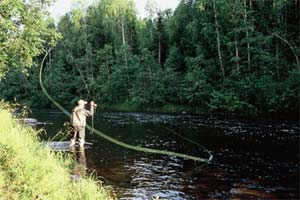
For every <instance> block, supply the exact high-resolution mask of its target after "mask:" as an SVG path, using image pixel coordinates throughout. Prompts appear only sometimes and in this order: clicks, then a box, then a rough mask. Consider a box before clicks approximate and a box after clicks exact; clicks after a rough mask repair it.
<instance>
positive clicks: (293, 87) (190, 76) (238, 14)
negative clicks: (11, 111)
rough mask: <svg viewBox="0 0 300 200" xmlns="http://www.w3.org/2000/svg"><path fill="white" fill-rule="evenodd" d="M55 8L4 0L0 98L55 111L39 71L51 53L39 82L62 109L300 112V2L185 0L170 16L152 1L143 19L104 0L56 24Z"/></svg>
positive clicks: (121, 2) (117, 0)
mask: <svg viewBox="0 0 300 200" xmlns="http://www.w3.org/2000/svg"><path fill="white" fill-rule="evenodd" d="M37 2H38V3H37ZM83 2H84V1H83ZM51 3H52V1H50V0H45V1H26V2H25V3H24V2H23V1H21V0H4V1H1V2H0V99H5V100H6V101H11V102H12V101H17V102H20V103H22V104H26V105H30V106H31V107H32V108H51V106H52V105H51V102H50V101H49V100H48V99H47V97H46V96H45V95H44V94H43V92H42V90H41V88H40V86H39V80H38V73H39V69H40V65H41V61H42V58H43V57H44V54H45V52H46V51H47V50H48V49H49V48H52V51H51V52H50V54H49V56H48V57H47V60H46V65H45V71H44V74H43V77H44V80H43V81H44V84H45V86H46V87H47V90H48V92H49V93H50V94H51V96H53V97H54V98H55V99H56V100H57V101H58V102H60V103H61V104H63V105H65V106H73V105H75V104H76V102H77V100H78V99H79V98H84V99H90V100H92V99H93V100H95V101H96V102H97V103H98V104H100V105H102V106H103V107H105V106H107V107H109V106H112V107H113V106H117V105H118V106H120V107H121V108H122V107H123V108H129V110H130V109H131V110H144V111H148V110H151V109H159V110H161V111H169V110H175V111H188V112H224V113H241V114H251V115H252V114H254V115H256V114H265V113H285V114H291V113H297V112H298V111H299V97H300V95H299V88H300V87H299V77H300V61H299V59H300V56H299V55H300V17H299V13H300V3H299V1H298V0H268V1H266V0H260V1H254V0H214V1H211V0H181V1H180V3H179V5H178V7H177V8H176V9H175V10H174V11H173V10H170V9H169V10H160V9H158V8H157V6H156V5H155V3H154V1H151V0H149V1H148V3H147V6H146V7H145V10H146V12H147V17H145V18H143V19H141V18H139V17H138V15H137V11H136V10H137V9H136V6H135V4H134V2H133V1H132V0H101V1H100V0H99V1H95V2H94V3H93V4H92V5H91V6H89V7H88V8H87V9H83V7H84V6H82V5H83V4H84V3H81V4H80V3H78V5H77V6H76V7H74V9H73V10H72V11H71V12H69V13H67V14H66V15H65V16H63V17H62V18H60V20H59V21H58V22H55V21H54V20H53V19H52V18H51V17H49V13H48V12H47V9H46V8H47V7H48V6H49V5H50V4H51Z"/></svg>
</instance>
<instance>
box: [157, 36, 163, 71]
mask: <svg viewBox="0 0 300 200" xmlns="http://www.w3.org/2000/svg"><path fill="white" fill-rule="evenodd" d="M158 63H159V64H160V65H161V64H162V63H161V39H160V37H159V41H158Z"/></svg>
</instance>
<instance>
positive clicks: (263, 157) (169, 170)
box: [31, 111, 299, 200]
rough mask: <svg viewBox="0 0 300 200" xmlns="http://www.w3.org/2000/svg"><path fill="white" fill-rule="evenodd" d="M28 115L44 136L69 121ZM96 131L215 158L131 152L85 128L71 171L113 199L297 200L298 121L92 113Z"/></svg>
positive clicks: (40, 114) (47, 113) (52, 114)
mask: <svg viewBox="0 0 300 200" xmlns="http://www.w3.org/2000/svg"><path fill="white" fill-rule="evenodd" d="M31 117H33V118H36V119H38V120H39V121H41V122H47V123H48V124H46V125H41V126H39V127H38V128H41V127H44V128H45V129H46V130H47V133H48V135H47V136H46V138H47V137H48V138H49V137H51V136H53V135H55V134H56V133H57V132H58V131H59V130H60V129H62V127H63V123H64V122H65V121H69V120H68V118H66V117H65V116H64V114H62V113H60V112H53V111H44V112H35V113H34V114H32V116H31ZM90 123H91V122H90ZM95 128H96V129H98V130H100V131H102V132H103V133H105V134H107V135H109V136H111V137H114V138H116V139H118V140H121V141H123V142H126V143H129V144H133V145H138V146H143V147H148V148H155V149H163V150H169V151H176V152H179V153H185V154H189V155H194V156H201V157H206V158H207V157H208V155H207V154H206V153H205V152H204V151H203V149H202V148H201V147H200V146H199V145H198V144H201V145H203V146H205V147H206V148H207V149H208V150H210V151H211V153H212V154H213V156H214V159H213V161H212V162H211V163H210V164H207V165H204V164H203V163H200V162H195V161H191V160H185V159H181V158H176V157H170V156H165V155H153V154H146V153H142V152H136V151H132V150H128V149H125V148H122V147H119V146H116V145H115V144H112V143H109V142H107V141H106V140H104V139H102V138H100V137H98V136H97V135H95V134H93V135H91V134H89V131H88V130H87V131H86V133H87V136H86V137H87V142H89V143H92V145H87V146H86V147H87V148H86V150H85V151H84V152H77V153H73V155H74V156H75V158H76V159H77V161H78V163H79V165H78V166H77V168H76V166H75V169H74V173H75V174H76V173H78V174H79V175H80V174H81V175H82V174H86V173H87V174H90V173H92V174H93V175H96V176H97V177H98V178H99V179H100V180H102V181H103V183H104V185H106V186H111V187H112V188H113V191H115V193H116V195H117V197H118V199H135V200H144V199H145V200H148V199H168V200H172V199H174V200H182V199H299V122H297V121H294V122H292V121H284V120H271V119H264V120H260V119H255V120H253V119H251V120H250V119H238V118H232V117H225V116H210V115H207V116H193V115H166V114H148V113H123V112H104V113H100V112H98V113H97V115H96V116H95ZM44 137H45V136H44ZM71 154H72V153H71Z"/></svg>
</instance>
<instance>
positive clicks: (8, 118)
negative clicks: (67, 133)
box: [0, 105, 111, 200]
mask: <svg viewBox="0 0 300 200" xmlns="http://www.w3.org/2000/svg"><path fill="white" fill-rule="evenodd" d="M0 119H1V120H0V127H1V129H0V138H1V140H0V194H1V199H53V200H54V199H55V200H59V199H62V200H66V199H70V200H73V199H86V200H89V199H100V200H104V199H111V198H110V196H109V192H108V191H107V190H106V189H105V188H104V187H102V186H100V185H99V184H98V183H96V182H95V181H94V180H93V179H92V178H82V179H79V180H77V181H72V180H71V178H70V173H69V172H70V170H71V167H72V165H73V163H74V162H73V161H72V160H71V159H70V158H66V156H64V157H63V156H62V155H61V154H54V153H52V152H51V151H50V150H49V149H47V148H46V149H45V148H44V149H42V148H41V143H40V142H39V141H38V137H37V135H38V133H37V131H34V130H33V129H32V128H30V127H26V126H23V125H21V124H19V123H18V122H17V121H16V119H14V118H13V117H12V115H11V114H10V112H9V111H8V110H7V109H4V108H3V106H1V105H0Z"/></svg>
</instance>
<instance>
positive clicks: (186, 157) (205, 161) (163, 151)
mask: <svg viewBox="0 0 300 200" xmlns="http://www.w3.org/2000/svg"><path fill="white" fill-rule="evenodd" d="M51 50H52V48H50V49H49V50H48V51H47V52H46V54H45V56H44V58H43V60H42V63H41V67H40V73H39V83H40V86H41V88H42V91H43V92H44V94H45V95H46V96H47V98H48V99H49V100H50V101H51V102H52V103H53V104H54V105H55V106H56V107H57V108H58V109H60V110H61V111H62V112H63V113H64V114H66V115H67V116H69V117H71V114H70V113H69V112H68V111H67V110H66V109H64V108H63V107H62V106H61V105H60V104H59V103H58V102H57V101H55V99H53V98H52V97H51V96H50V95H49V93H48V92H47V90H46V88H45V86H44V84H43V81H42V73H43V66H44V62H45V60H46V57H47V56H48V54H49V52H50V51H51ZM86 127H87V129H88V130H90V131H93V132H94V133H95V134H96V135H98V136H100V137H102V138H104V139H105V140H107V141H109V142H112V143H114V144H116V145H119V146H121V147H124V148H127V149H131V150H135V151H140V152H144V153H153V154H160V155H169V156H175V157H180V158H185V159H190V160H194V161H199V162H204V163H209V162H210V161H211V160H212V157H210V158H209V159H205V158H201V157H197V156H191V155H187V154H183V153H177V152H171V151H165V150H158V149H149V148H144V147H140V146H134V145H130V144H127V143H124V142H122V141H119V140H116V139H114V138H112V137H110V136H108V135H106V134H104V133H102V132H101V131H99V130H97V129H95V128H93V127H91V126H89V125H87V126H86Z"/></svg>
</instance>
